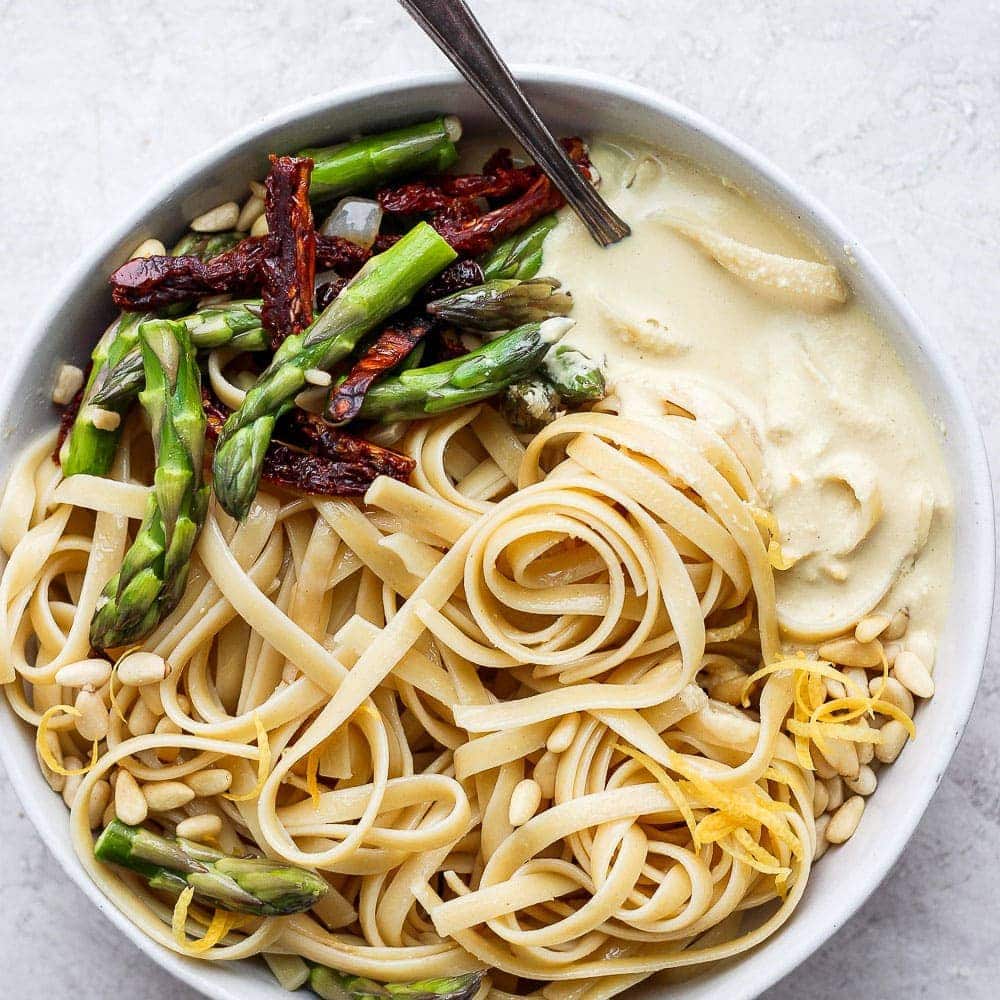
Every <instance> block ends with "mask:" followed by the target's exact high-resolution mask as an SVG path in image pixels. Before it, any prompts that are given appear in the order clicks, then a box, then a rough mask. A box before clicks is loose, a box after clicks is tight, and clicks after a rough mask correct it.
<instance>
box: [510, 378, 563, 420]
mask: <svg viewBox="0 0 1000 1000" xmlns="http://www.w3.org/2000/svg"><path fill="white" fill-rule="evenodd" d="M500 412H501V413H502V414H503V416H504V419H505V420H506V421H507V423H508V424H510V426H511V427H513V428H514V430H516V431H521V432H523V433H525V434H537V433H538V432H539V431H540V430H541V429H542V428H543V427H545V426H546V425H547V424H551V423H552V421H553V420H556V419H557V418H558V417H560V416H562V413H563V409H562V400H561V399H560V398H559V393H558V392H556V389H555V386H554V385H553V384H552V383H551V382H550V381H549V380H548V379H546V378H539V377H538V376H535V375H533V376H532V377H531V378H526V379H522V380H521V381H520V382H514V383H513V384H512V385H509V386H507V388H506V389H504V391H503V393H502V394H501V395H500Z"/></svg>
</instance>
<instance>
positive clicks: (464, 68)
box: [399, 0, 632, 246]
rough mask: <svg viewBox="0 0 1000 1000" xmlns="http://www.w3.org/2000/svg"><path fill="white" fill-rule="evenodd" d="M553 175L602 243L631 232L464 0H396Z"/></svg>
mask: <svg viewBox="0 0 1000 1000" xmlns="http://www.w3.org/2000/svg"><path fill="white" fill-rule="evenodd" d="M399 2H400V3H401V4H402V6H403V7H404V8H405V9H406V11H407V13H408V14H410V16H411V17H412V18H413V19H414V20H415V21H416V22H417V24H419V25H420V27H421V28H423V29H424V31H426V32H427V34H428V35H429V36H430V37H431V38H432V39H433V40H434V41H435V42H436V43H437V46H438V48H440V49H441V51H442V52H444V54H445V55H446V56H447V57H448V58H449V59H450V60H451V61H452V62H453V63H454V64H455V66H456V68H457V69H458V71H459V72H460V73H461V74H462V76H464V77H465V79H466V80H468V81H469V83H471V84H472V86H473V87H474V88H475V90H476V91H477V92H478V93H479V95H480V97H482V98H483V100H484V101H486V103H487V104H488V105H489V106H490V107H491V108H492V109H493V110H494V111H495V112H496V114H497V115H498V117H499V118H500V119H501V120H502V121H503V123H504V124H505V125H506V126H507V128H509V129H510V130H511V132H512V133H513V134H514V136H515V138H516V139H517V141H518V142H520V143H521V145H522V146H524V148H525V149H526V150H527V152H528V153H529V154H530V155H531V156H532V157H533V158H534V160H535V162H536V163H538V164H539V166H541V168H542V169H543V170H544V171H545V173H546V174H548V176H549V177H550V178H551V179H552V183H553V184H555V186H556V187H557V188H558V189H559V190H560V191H561V192H562V194H563V197H564V198H565V199H566V201H567V202H568V203H569V204H570V206H572V208H573V210H574V211H575V212H576V214H577V215H579V216H580V218H581V219H582V220H583V223H584V225H585V226H586V227H587V229H588V230H589V231H590V235H591V236H593V237H594V239H595V240H596V241H597V242H598V243H600V244H601V246H608V245H609V244H611V243H617V242H618V241H619V240H622V239H624V238H625V237H626V236H628V235H630V233H631V232H632V230H631V229H629V227H628V223H626V222H624V221H623V220H622V219H620V218H619V217H618V216H617V215H615V213H614V212H613V211H612V210H611V208H610V206H609V205H608V203H607V202H606V201H605V200H604V199H603V198H602V197H601V196H600V195H599V194H598V193H597V190H596V189H595V188H594V187H593V185H591V184H590V183H588V181H587V180H586V178H584V176H583V175H582V174H581V173H580V171H579V170H578V169H577V168H576V167H575V166H574V165H573V162H572V160H570V158H569V157H568V156H567V155H566V153H565V152H564V151H563V149H562V147H561V146H560V145H559V143H558V142H556V140H555V138H554V136H553V135H552V133H551V132H550V131H549V130H548V128H546V126H545V123H544V122H543V121H542V119H541V118H539V116H538V112H537V111H535V109H534V107H532V105H531V103H530V102H529V101H528V98H527V97H525V95H524V91H522V90H521V88H520V87H519V86H518V84H517V81H516V80H515V79H514V77H513V76H511V73H510V70H509V69H508V68H507V64H506V63H505V62H504V61H503V59H501V58H500V54H499V53H498V52H497V50H496V49H495V48H494V46H493V43H492V42H491V41H490V40H489V38H488V37H487V36H486V33H485V32H484V31H483V29H482V26H481V25H480V24H479V22H478V21H477V20H476V19H475V17H474V16H473V14H472V11H470V10H469V8H468V6H466V4H465V0H399Z"/></svg>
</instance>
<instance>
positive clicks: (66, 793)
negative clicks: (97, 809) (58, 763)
mask: <svg viewBox="0 0 1000 1000" xmlns="http://www.w3.org/2000/svg"><path fill="white" fill-rule="evenodd" d="M63 767H65V768H66V770H67V771H78V770H79V769H80V768H81V767H83V761H81V760H80V758H79V757H66V758H64V759H63ZM81 781H83V775H82V774H67V775H66V783H65V784H64V785H63V790H62V800H63V802H65V803H66V807H67V808H68V809H72V808H73V802H74V801H75V800H76V793H77V792H78V791H79V790H80V782H81Z"/></svg>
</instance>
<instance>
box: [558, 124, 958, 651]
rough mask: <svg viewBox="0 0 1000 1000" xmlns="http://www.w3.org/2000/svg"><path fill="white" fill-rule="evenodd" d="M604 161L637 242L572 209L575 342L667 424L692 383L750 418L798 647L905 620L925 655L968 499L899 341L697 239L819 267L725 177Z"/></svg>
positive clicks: (636, 157)
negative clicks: (725, 241)
mask: <svg viewBox="0 0 1000 1000" xmlns="http://www.w3.org/2000/svg"><path fill="white" fill-rule="evenodd" d="M592 156H593V159H594V162H595V164H596V166H597V167H598V169H599V170H600V173H601V178H602V181H601V192H602V194H603V195H604V197H605V198H607V199H608V201H609V202H610V203H611V205H612V206H613V207H614V208H615V210H616V211H617V212H619V214H621V215H622V216H623V217H624V218H625V219H626V220H627V221H628V222H629V224H630V225H631V226H632V233H633V235H632V236H631V238H629V239H626V240H624V241H623V242H622V243H620V244H618V245H616V246H614V247H611V248H609V249H607V250H601V249H600V248H598V247H597V245H596V244H595V243H594V242H593V241H592V240H591V239H590V237H589V236H588V234H587V232H586V230H585V229H584V227H583V225H582V224H581V223H580V222H579V220H578V219H577V218H576V217H575V216H574V215H573V214H572V213H571V212H570V211H568V210H565V209H564V210H563V211H562V213H561V219H560V223H559V225H558V226H557V227H556V229H555V230H554V231H553V232H552V234H551V235H550V236H549V238H548V240H547V241H546V243H545V263H544V267H543V270H544V271H545V272H546V273H549V274H554V275H557V276H558V277H559V278H560V279H561V280H562V281H563V283H564V285H565V286H566V287H567V288H569V289H570V290H571V291H572V292H573V295H574V301H575V305H574V308H573V313H572V315H573V318H574V319H575V320H576V321H577V325H576V327H575V329H574V330H573V331H572V332H571V333H570V335H569V337H568V338H567V341H568V342H571V343H574V344H576V345H577V346H579V347H580V348H581V349H582V350H584V351H586V352H587V353H589V354H591V355H592V356H602V355H603V356H605V357H606V360H607V367H608V374H609V382H610V385H611V387H612V389H613V390H615V391H616V393H617V395H618V396H619V397H620V398H621V400H622V405H623V412H628V411H629V410H631V411H632V412H634V413H637V412H640V411H642V410H643V409H644V408H645V409H646V410H647V411H648V409H649V407H650V406H651V405H652V406H659V407H661V410H660V412H662V403H660V400H661V399H662V398H663V396H664V395H670V392H669V391H668V392H666V393H664V392H663V391H662V390H665V389H666V390H669V389H670V388H671V387H674V386H679V385H684V386H686V387H687V388H685V389H683V390H681V392H682V394H683V392H690V391H691V390H690V387H691V385H692V384H693V385H695V386H701V387H703V388H704V389H709V390H713V391H714V394H716V395H717V396H718V397H721V399H722V400H724V401H725V402H726V403H728V404H729V406H723V407H718V408H717V416H716V419H718V420H719V421H721V422H723V423H724V422H726V421H727V420H729V421H731V420H732V419H733V417H732V416H731V415H730V414H731V413H732V412H733V411H735V412H736V413H737V414H739V418H740V419H742V420H743V421H744V422H745V423H746V424H747V426H748V428H749V429H750V433H751V434H752V435H753V436H754V438H755V439H756V441H757V443H758V445H759V446H760V448H761V449H762V452H763V457H764V482H765V488H766V490H767V491H768V493H769V496H767V497H766V498H765V499H766V500H767V502H768V503H769V505H770V507H771V509H772V511H773V512H774V514H775V515H776V516H777V519H778V524H779V527H780V533H781V543H782V549H783V552H784V555H785V556H786V557H788V558H790V559H794V560H795V561H794V565H793V566H792V567H791V568H790V569H788V570H786V571H784V572H780V573H778V574H777V577H778V599H779V613H780V618H781V622H782V625H783V627H784V628H785V629H786V633H787V637H788V638H789V640H790V641H792V642H793V643H794V641H796V640H798V641H808V640H819V639H821V638H823V637H825V636H829V635H834V634H838V633H841V632H843V631H845V630H846V629H849V628H853V625H854V623H855V622H856V621H858V619H859V618H861V617H863V616H864V615H865V614H867V613H869V612H870V611H872V610H874V609H879V610H884V611H888V612H893V611H895V610H897V609H899V608H902V607H906V608H908V609H909V611H910V621H911V628H910V631H909V632H908V641H910V640H911V639H912V638H913V637H916V636H920V638H919V639H917V641H919V642H921V643H922V644H923V645H922V651H923V653H924V655H925V656H926V655H927V642H928V636H933V635H935V634H936V632H937V631H938V629H939V628H940V627H941V624H942V623H943V618H944V611H945V604H946V599H947V595H948V589H949V580H950V575H951V550H952V491H951V484H950V482H949V479H948V474H947V471H946V468H945V464H944V459H943V455H942V451H941V442H940V438H939V433H938V432H937V430H936V429H935V427H934V425H933V424H932V422H931V419H930V417H929V415H928V413H927V412H926V410H925V409H924V406H923V404H922V402H921V400H920V398H919V396H918V395H917V392H916V390H915V389H914V387H913V385H912V384H911V383H910V381H909V379H908V378H907V376H906V373H905V372H904V370H903V368H902V365H901V363H900V361H899V359H898V358H897V357H896V355H895V353H894V352H893V350H892V348H891V347H890V345H889V343H888V341H887V340H886V338H885V336H884V335H883V334H882V332H881V331H880V330H879V329H878V328H877V327H876V326H875V325H874V323H873V322H872V320H871V319H870V317H869V316H868V315H867V313H866V312H865V310H864V309H863V308H862V307H861V305H860V304H859V303H857V302H856V301H853V300H851V299H850V298H848V301H847V302H846V304H840V303H838V302H836V301H833V300H831V299H829V298H826V299H823V298H821V297H820V298H817V297H810V296H808V295H801V294H797V293H795V292H792V291H788V290H785V291H780V290H775V289H774V288H773V287H768V286H767V285H766V283H762V282H761V281H754V280H752V279H750V278H747V277H746V276H742V277H741V276H737V274H735V273H733V271H732V270H726V269H725V268H724V267H722V266H720V264H719V263H717V261H716V259H714V258H713V257H712V256H710V254H709V253H708V252H707V251H706V250H705V248H704V247H703V246H699V245H698V243H697V241H693V240H692V239H691V238H689V236H686V235H683V234H682V233H681V232H680V231H679V230H678V227H677V225H676V224H674V223H672V222H671V220H675V221H676V220H681V228H683V227H684V226H685V225H687V226H694V227H699V226H700V227H708V228H709V229H710V230H712V231H715V232H716V233H722V234H725V235H726V236H728V237H731V238H732V240H736V241H739V242H740V243H744V244H748V245H750V247H753V248H759V249H760V250H763V251H767V252H770V253H776V254H781V255H785V256H788V257H794V258H801V259H804V260H809V261H815V260H817V254H816V252H815V250H814V249H813V248H812V247H811V246H810V245H809V244H808V243H807V242H806V241H805V240H804V239H803V238H802V237H800V236H799V235H797V234H796V233H794V232H793V231H792V230H791V229H789V228H788V227H786V226H784V225H782V224H781V223H780V222H779V221H777V220H776V219H775V218H774V217H773V216H772V215H771V214H769V213H768V212H767V211H765V210H764V209H763V208H762V207H761V206H760V205H758V204H756V203H755V202H754V201H752V200H751V199H749V198H747V197H746V196H744V195H743V194H742V193H741V192H739V191H737V190H735V189H733V188H732V187H731V186H729V185H726V184H725V183H724V182H723V181H721V180H720V179H718V178H716V177H713V176H710V175H709V174H707V173H705V172H703V171H700V170H698V169H696V168H694V167H692V166H691V165H689V164H688V163H686V162H683V161H681V160H678V159H676V158H673V157H670V156H669V155H667V154H665V153H662V152H660V151H656V150H653V149H649V148H644V147H640V146H638V145H637V144H635V143H631V142H629V143H618V142H617V141H612V140H603V141H596V142H594V143H592ZM834 280H836V279H835V277H834ZM730 406H731V407H732V411H731V410H730V409H729V407H730ZM699 416H700V417H701V416H705V414H702V413H699ZM710 419H711V416H710Z"/></svg>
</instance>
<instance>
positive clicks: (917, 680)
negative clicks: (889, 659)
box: [892, 649, 934, 698]
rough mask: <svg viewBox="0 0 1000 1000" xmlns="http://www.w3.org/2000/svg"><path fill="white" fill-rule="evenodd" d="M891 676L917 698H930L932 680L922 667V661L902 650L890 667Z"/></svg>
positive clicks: (932, 687)
mask: <svg viewBox="0 0 1000 1000" xmlns="http://www.w3.org/2000/svg"><path fill="white" fill-rule="evenodd" d="M892 676H893V677H895V678H896V680H897V681H899V683H900V684H902V685H903V687H905V688H906V689H907V690H908V691H911V692H912V693H913V694H915V695H916V696H917V697H918V698H930V696H931V695H932V694H934V680H933V678H932V677H931V675H930V672H929V671H928V670H927V667H926V666H924V661H923V660H921V659H920V657H919V656H917V654H916V653H911V652H910V651H909V650H908V649H904V650H903V652H902V653H900V654H899V656H897V657H896V662H895V663H894V664H893V667H892Z"/></svg>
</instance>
